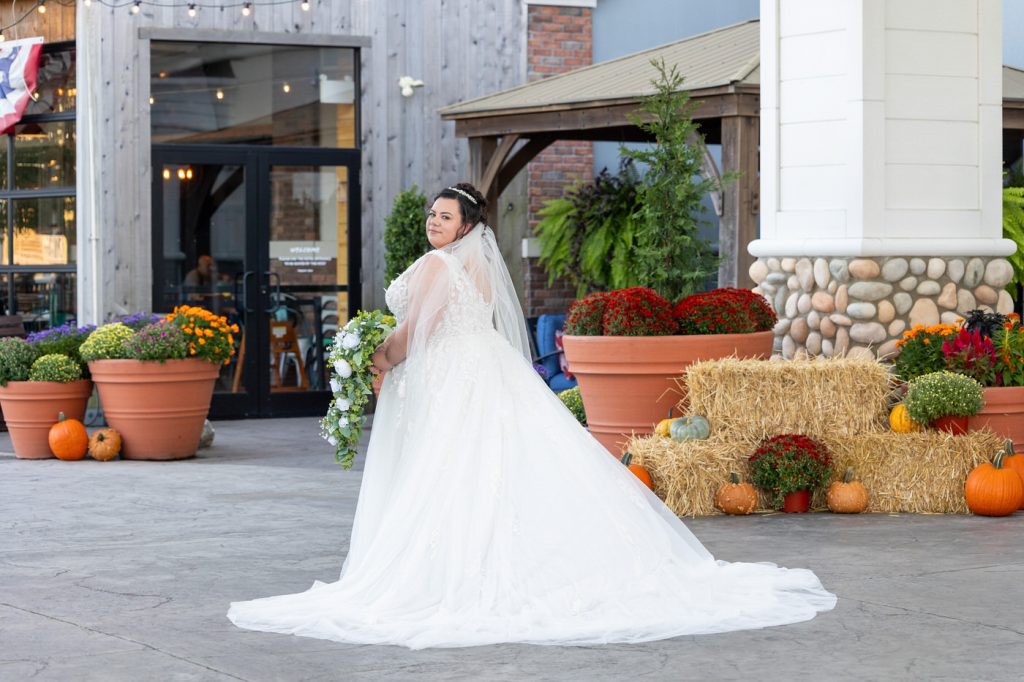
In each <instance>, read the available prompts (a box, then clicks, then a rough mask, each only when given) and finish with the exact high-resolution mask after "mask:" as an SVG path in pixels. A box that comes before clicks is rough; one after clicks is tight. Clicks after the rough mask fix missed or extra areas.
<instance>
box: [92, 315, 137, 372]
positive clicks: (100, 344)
mask: <svg viewBox="0 0 1024 682" xmlns="http://www.w3.org/2000/svg"><path fill="white" fill-rule="evenodd" d="M134 334H135V331H134V330H133V329H132V328H131V327H128V326H127V325H125V324H124V323H121V322H112V323H110V324H105V325H103V326H102V327H97V328H96V329H95V330H94V331H93V332H92V333H91V334H89V336H88V338H86V340H85V341H83V342H82V346H81V348H80V349H79V353H80V354H81V356H82V359H83V360H84V361H86V362H92V361H94V360H119V359H122V358H125V357H127V355H126V351H125V348H124V342H125V341H127V340H128V339H130V338H131V337H132V336H134Z"/></svg>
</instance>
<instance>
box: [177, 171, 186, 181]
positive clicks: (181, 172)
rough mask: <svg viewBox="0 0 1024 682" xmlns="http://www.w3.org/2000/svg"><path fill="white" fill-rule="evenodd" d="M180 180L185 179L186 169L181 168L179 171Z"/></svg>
mask: <svg viewBox="0 0 1024 682" xmlns="http://www.w3.org/2000/svg"><path fill="white" fill-rule="evenodd" d="M178 179H179V180H184V179H185V169H184V168H179V169H178Z"/></svg>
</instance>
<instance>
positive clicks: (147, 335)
mask: <svg viewBox="0 0 1024 682" xmlns="http://www.w3.org/2000/svg"><path fill="white" fill-rule="evenodd" d="M188 343H189V342H188V339H187V338H186V335H185V332H184V331H182V330H181V328H180V327H176V326H174V325H173V324H169V323H167V322H158V323H156V324H150V325H148V326H145V327H143V328H142V329H140V330H139V331H137V332H135V334H134V335H132V336H131V337H129V338H128V339H126V340H125V341H124V350H125V357H126V358H127V359H129V360H158V361H160V362H166V361H167V360H179V359H181V358H185V357H188Z"/></svg>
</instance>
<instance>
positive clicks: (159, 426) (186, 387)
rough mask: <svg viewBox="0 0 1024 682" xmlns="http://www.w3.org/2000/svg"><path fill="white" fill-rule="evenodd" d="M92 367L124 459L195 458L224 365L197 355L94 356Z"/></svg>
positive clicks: (108, 420) (92, 372)
mask: <svg viewBox="0 0 1024 682" xmlns="http://www.w3.org/2000/svg"><path fill="white" fill-rule="evenodd" d="M89 372H90V373H91V374H92V379H93V381H95V382H96V388H97V390H98V391H99V394H100V403H101V404H102V405H103V414H104V415H105V417H106V419H107V423H108V424H110V425H111V426H112V427H114V428H115V429H117V430H118V431H119V432H120V433H121V438H122V445H121V457H122V458H123V459H156V460H168V459H186V458H188V457H194V456H195V454H196V450H198V449H199V439H200V437H201V436H202V435H203V423H204V422H205V421H206V414H207V413H208V412H209V411H210V399H211V398H212V397H213V385H214V383H216V381H217V376H218V375H219V374H220V367H218V366H217V365H214V364H213V363H210V362H207V361H205V360H200V359H198V358H187V359H185V360H168V361H166V362H163V363H161V362H155V361H148V362H143V361H140V360H95V361H93V362H90V363H89Z"/></svg>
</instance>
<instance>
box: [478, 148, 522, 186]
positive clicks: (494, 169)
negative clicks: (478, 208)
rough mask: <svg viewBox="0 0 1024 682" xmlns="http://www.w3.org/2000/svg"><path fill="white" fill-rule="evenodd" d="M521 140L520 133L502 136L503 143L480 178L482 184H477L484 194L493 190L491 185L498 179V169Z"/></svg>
mask: <svg viewBox="0 0 1024 682" xmlns="http://www.w3.org/2000/svg"><path fill="white" fill-rule="evenodd" d="M517 142H519V135H516V134H512V135H505V136H504V137H502V138H501V143H500V144H499V145H498V148H497V149H496V150H495V151H494V154H493V155H492V156H491V159H490V161H488V162H487V168H485V169H484V173H483V177H482V178H481V179H480V184H479V185H477V189H479V190H480V191H481V192H482V193H483V194H484V196H487V193H488V192H489V191H490V190H491V187H492V186H493V185H494V184H495V182H496V181H497V179H498V171H499V170H500V169H501V164H503V163H504V162H505V159H506V158H508V155H509V154H510V153H511V152H512V148H513V147H515V146H516V143H517Z"/></svg>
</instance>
